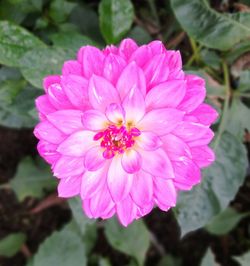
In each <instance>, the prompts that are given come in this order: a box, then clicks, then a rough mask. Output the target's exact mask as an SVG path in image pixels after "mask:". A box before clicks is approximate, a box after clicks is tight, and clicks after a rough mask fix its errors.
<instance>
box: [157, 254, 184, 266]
mask: <svg viewBox="0 0 250 266" xmlns="http://www.w3.org/2000/svg"><path fill="white" fill-rule="evenodd" d="M181 265H182V263H181V259H180V258H175V257H173V256H172V255H170V254H169V255H165V256H164V257H163V258H162V259H161V260H160V262H159V264H158V266H181Z"/></svg>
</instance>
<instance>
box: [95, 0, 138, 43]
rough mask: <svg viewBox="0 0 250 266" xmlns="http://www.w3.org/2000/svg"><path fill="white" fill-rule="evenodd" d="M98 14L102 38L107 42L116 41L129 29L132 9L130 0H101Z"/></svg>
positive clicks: (132, 14)
mask: <svg viewBox="0 0 250 266" xmlns="http://www.w3.org/2000/svg"><path fill="white" fill-rule="evenodd" d="M99 14H100V28H101V32H102V35H103V37H104V39H105V40H106V42H107V43H117V42H119V41H120V40H121V38H122V37H123V36H124V35H125V34H126V33H127V32H128V31H129V29H130V27H131V25H132V22H133V17H134V9H133V5H132V3H131V1H130V0H102V1H101V3H100V5H99Z"/></svg>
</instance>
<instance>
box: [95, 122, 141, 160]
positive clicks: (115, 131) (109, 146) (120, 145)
mask: <svg viewBox="0 0 250 266" xmlns="http://www.w3.org/2000/svg"><path fill="white" fill-rule="evenodd" d="M140 135H141V132H140V130H139V129H137V128H136V127H134V128H131V129H130V130H127V129H126V127H125V126H121V127H117V126H115V125H110V126H108V128H107V129H105V130H104V131H100V132H98V133H97V134H95V136H94V138H93V139H94V140H95V141H97V140H100V139H102V141H101V144H100V145H101V147H102V148H104V149H105V150H104V152H103V157H104V158H105V159H111V158H113V157H114V156H115V154H116V153H120V154H123V153H124V152H125V150H126V149H128V148H131V147H132V146H133V145H134V144H135V139H134V138H135V137H138V136H140Z"/></svg>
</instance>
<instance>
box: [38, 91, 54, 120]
mask: <svg viewBox="0 0 250 266" xmlns="http://www.w3.org/2000/svg"><path fill="white" fill-rule="evenodd" d="M36 108H37V109H38V111H39V112H40V113H42V114H43V115H47V114H50V113H53V112H55V111H56V109H55V107H54V106H53V105H52V104H51V103H50V102H49V99H48V96H47V95H42V96H39V97H38V98H36Z"/></svg>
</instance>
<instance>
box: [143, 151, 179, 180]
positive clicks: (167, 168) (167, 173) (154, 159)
mask: <svg viewBox="0 0 250 266" xmlns="http://www.w3.org/2000/svg"><path fill="white" fill-rule="evenodd" d="M141 156H142V169H143V170H144V171H145V172H147V173H149V174H151V175H153V176H159V177H162V178H166V179H168V178H174V172H173V167H172V165H171V162H170V160H169V158H168V156H167V154H166V153H165V151H164V150H162V149H161V148H159V149H158V150H155V151H143V150H141Z"/></svg>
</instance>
